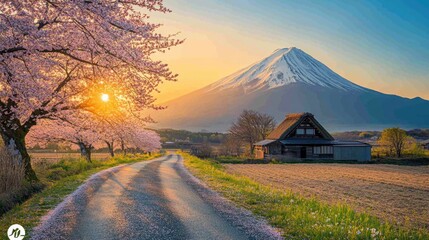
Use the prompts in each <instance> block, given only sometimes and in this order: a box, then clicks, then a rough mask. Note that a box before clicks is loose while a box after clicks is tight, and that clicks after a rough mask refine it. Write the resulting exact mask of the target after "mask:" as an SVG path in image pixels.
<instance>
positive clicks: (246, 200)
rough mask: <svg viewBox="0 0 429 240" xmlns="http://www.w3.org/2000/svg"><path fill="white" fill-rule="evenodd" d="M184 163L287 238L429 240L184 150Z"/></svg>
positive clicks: (422, 234)
mask: <svg viewBox="0 0 429 240" xmlns="http://www.w3.org/2000/svg"><path fill="white" fill-rule="evenodd" d="M181 154H182V155H183V157H184V159H185V166H186V167H187V168H188V169H190V171H191V172H192V173H193V174H194V175H196V176H197V177H199V178H200V179H202V180H203V181H204V182H206V183H207V184H208V185H209V186H210V187H211V188H213V189H214V190H216V191H218V192H220V193H221V194H222V195H223V196H224V197H226V198H228V199H230V200H232V201H233V202H235V203H237V204H238V205H240V206H242V207H244V208H246V209H249V210H251V211H252V212H253V213H254V214H256V215H259V216H262V217H264V218H266V219H267V220H268V222H269V223H270V224H271V225H273V226H275V227H277V228H279V229H280V230H281V231H282V233H283V236H284V237H285V238H286V239H429V233H428V231H427V230H424V229H421V230H416V229H408V228H404V227H399V226H396V225H392V224H390V223H384V222H382V221H381V220H379V219H378V218H376V217H374V216H371V215H368V214H364V213H357V212H355V211H354V210H353V209H352V208H351V207H349V206H347V205H344V204H342V205H340V204H337V205H328V204H326V203H322V202H320V201H318V200H316V199H314V198H303V197H301V196H299V195H297V194H293V193H292V192H285V191H280V190H275V189H273V188H270V187H269V186H264V185H262V184H259V183H257V182H255V181H252V180H250V179H249V178H247V177H242V176H236V175H231V174H228V173H226V172H225V171H224V169H223V167H222V165H220V164H217V163H215V162H213V161H210V160H201V159H199V158H197V157H194V156H191V155H189V154H186V153H181Z"/></svg>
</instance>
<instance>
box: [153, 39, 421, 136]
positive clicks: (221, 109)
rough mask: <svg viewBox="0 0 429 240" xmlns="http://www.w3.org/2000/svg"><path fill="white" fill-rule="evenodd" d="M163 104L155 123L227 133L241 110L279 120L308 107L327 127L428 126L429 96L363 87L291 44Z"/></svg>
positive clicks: (331, 128) (375, 128) (307, 110)
mask: <svg viewBox="0 0 429 240" xmlns="http://www.w3.org/2000/svg"><path fill="white" fill-rule="evenodd" d="M380 71H383V69H380ZM163 105H165V106H167V107H168V108H167V109H166V110H162V111H157V112H156V113H153V114H152V116H153V117H154V118H155V120H156V121H158V124H157V125H156V127H164V128H175V129H187V130H194V131H199V130H201V129H207V130H209V131H219V132H225V131H226V130H227V129H228V128H229V126H230V125H231V123H232V122H233V121H234V120H235V119H236V118H237V117H238V115H239V114H240V112H241V111H242V110H243V109H252V110H256V111H260V112H263V113H268V114H270V115H272V116H274V117H275V118H276V120H277V121H279V122H280V121H281V120H282V119H283V118H284V115H285V114H287V113H291V112H311V113H313V114H314V115H315V116H316V118H317V119H318V120H319V121H320V122H321V123H322V124H323V125H324V126H325V127H326V128H327V129H328V130H330V131H349V130H381V129H383V128H385V127H392V126H399V127H402V128H405V129H414V128H428V127H429V101H427V100H424V99H422V98H413V99H409V98H404V97H400V96H396V95H389V94H384V93H381V92H377V91H374V90H371V89H368V88H364V87H361V86H359V85H357V84H355V83H353V82H351V81H349V80H347V79H345V78H343V77H341V76H340V75H338V74H337V73H335V72H334V71H332V70H331V69H329V68H328V67H327V66H326V65H324V64H323V63H321V62H319V61H318V60H316V59H314V58H313V57H311V56H310V55H308V54H307V53H305V52H304V51H302V50H300V49H298V48H294V47H292V48H284V49H278V50H276V51H275V52H273V54H272V55H270V56H268V57H266V58H265V59H263V60H261V61H259V62H257V63H255V64H253V65H251V66H249V67H247V68H244V69H242V70H240V71H238V72H236V73H234V74H231V75H229V76H227V77H225V78H223V79H220V80H219V81H217V82H215V83H213V84H210V85H208V86H206V87H204V88H202V89H199V90H197V91H195V92H192V93H190V94H187V95H185V96H182V97H179V98H176V99H174V100H171V101H168V102H166V103H165V104H163Z"/></svg>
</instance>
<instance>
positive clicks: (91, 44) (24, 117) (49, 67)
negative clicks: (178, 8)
mask: <svg viewBox="0 0 429 240" xmlns="http://www.w3.org/2000/svg"><path fill="white" fill-rule="evenodd" d="M149 11H156V12H161V13H167V12H169V11H170V10H169V9H167V8H166V7H164V5H163V2H162V0H150V1H148V0H127V1H111V0H73V1H65V0H20V1H9V0H0V33H1V34H0V135H1V137H2V139H3V141H4V143H5V145H6V146H7V147H8V149H9V150H10V152H11V153H13V154H15V155H16V156H17V157H18V159H19V161H20V162H22V163H23V164H24V165H25V169H26V178H27V179H29V180H34V179H37V178H36V175H35V173H34V171H33V170H32V168H31V163H30V156H29V155H28V153H27V150H26V146H25V137H26V135H27V134H28V132H29V131H30V129H31V128H32V127H33V126H35V125H36V123H37V122H38V121H39V120H40V119H52V118H55V119H58V118H61V117H63V116H67V115H68V114H70V111H75V110H85V111H90V112H94V111H98V110H99V106H100V105H99V104H98V101H97V99H99V95H100V94H102V93H103V92H108V94H110V95H112V96H115V99H116V106H119V107H122V108H127V110H128V111H133V112H137V110H141V109H142V108H156V106H155V105H154V100H155V99H154V97H153V96H152V95H151V94H152V92H153V91H156V89H157V86H158V85H159V84H160V83H161V82H162V81H164V80H175V79H176V75H174V74H173V73H171V71H170V70H169V69H168V66H167V65H165V64H163V63H162V62H160V61H155V60H153V59H152V57H151V56H152V55H153V54H155V53H157V52H164V51H165V50H167V49H169V48H170V47H172V46H175V45H177V44H180V43H181V42H182V41H181V40H176V39H174V35H162V34H159V33H158V32H157V30H158V29H159V27H160V25H159V24H154V23H151V22H150V21H149V15H148V12H149Z"/></svg>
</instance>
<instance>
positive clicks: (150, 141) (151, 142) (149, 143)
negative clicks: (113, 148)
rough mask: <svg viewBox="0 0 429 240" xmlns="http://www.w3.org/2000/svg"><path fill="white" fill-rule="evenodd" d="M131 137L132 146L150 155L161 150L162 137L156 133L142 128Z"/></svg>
mask: <svg viewBox="0 0 429 240" xmlns="http://www.w3.org/2000/svg"><path fill="white" fill-rule="evenodd" d="M129 136H130V139H129V142H130V143H131V145H132V146H134V147H136V148H138V149H141V150H143V151H146V152H149V153H150V152H153V151H155V150H158V149H160V148H161V137H160V136H159V135H158V133H156V132H154V131H151V130H147V129H142V128H140V129H137V130H136V131H135V132H134V133H133V134H130V135H129Z"/></svg>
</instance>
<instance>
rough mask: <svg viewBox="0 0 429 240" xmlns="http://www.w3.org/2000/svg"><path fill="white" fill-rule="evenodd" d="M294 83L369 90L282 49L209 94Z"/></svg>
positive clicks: (296, 50)
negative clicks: (216, 91)
mask: <svg viewBox="0 0 429 240" xmlns="http://www.w3.org/2000/svg"><path fill="white" fill-rule="evenodd" d="M292 83H301V84H308V85H313V86H321V87H327V88H337V89H340V90H342V91H350V90H358V91H365V90H366V89H365V88H363V87H360V86H358V85H356V84H354V83H352V82H350V81H348V80H347V79H345V78H343V77H341V76H340V75H338V74H336V73H335V72H334V71H332V70H331V69H329V68H328V67H327V66H326V65H324V64H323V63H321V62H319V61H317V60H316V59H314V58H313V57H311V56H310V55H308V54H307V53H305V52H304V51H302V50H301V49H299V48H296V47H289V48H279V49H277V50H275V51H274V52H273V53H272V54H271V55H270V56H268V57H266V58H264V59H262V60H261V61H259V62H257V63H255V64H253V65H251V66H249V67H247V68H244V69H242V70H240V71H238V72H236V73H234V74H232V75H229V76H227V77H225V78H223V79H221V80H219V81H217V82H215V83H213V84H211V85H210V87H209V90H222V89H228V88H236V87H242V88H244V90H245V91H246V92H253V91H256V90H262V89H272V88H277V87H281V86H286V85H289V84H292Z"/></svg>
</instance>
